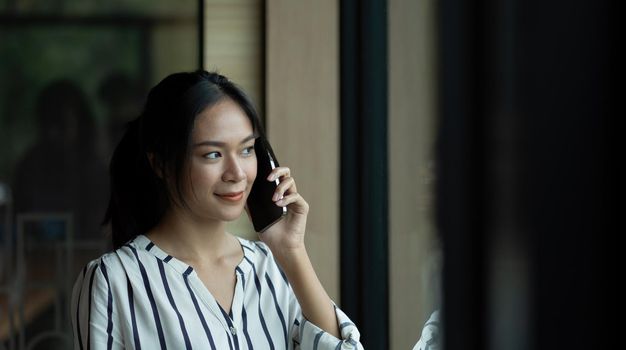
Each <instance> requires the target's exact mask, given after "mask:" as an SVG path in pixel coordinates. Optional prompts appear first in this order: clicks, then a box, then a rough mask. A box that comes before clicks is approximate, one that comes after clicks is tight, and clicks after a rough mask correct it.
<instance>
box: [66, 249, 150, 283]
mask: <svg viewBox="0 0 626 350" xmlns="http://www.w3.org/2000/svg"><path fill="white" fill-rule="evenodd" d="M141 255H143V250H142V249H137V248H136V247H135V246H134V245H133V244H132V243H131V244H126V245H124V246H122V247H120V248H118V249H115V250H112V251H109V252H106V253H104V254H102V255H101V256H99V257H97V258H95V259H93V260H91V261H89V262H88V263H87V264H86V265H85V266H84V267H83V269H82V271H81V272H80V273H79V275H78V279H77V283H79V282H80V283H82V284H90V285H92V284H98V283H106V284H111V283H113V282H115V281H116V280H118V279H119V277H120V276H125V275H126V274H127V271H128V270H129V269H130V268H131V266H132V265H131V264H134V265H136V263H135V261H137V258H136V257H137V256H141Z"/></svg>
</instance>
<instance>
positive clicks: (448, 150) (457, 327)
mask: <svg viewBox="0 0 626 350" xmlns="http://www.w3.org/2000/svg"><path fill="white" fill-rule="evenodd" d="M481 5H482V4H481V3H480V2H478V1H476V2H472V3H469V2H467V1H462V0H447V1H446V0H444V1H441V2H440V8H439V16H438V24H439V62H440V71H439V86H440V90H439V98H440V103H439V113H440V114H439V115H440V120H439V134H438V139H437V183H436V191H437V204H436V205H437V223H438V229H439V230H440V233H441V234H442V244H443V249H444V279H443V300H444V303H443V307H444V309H443V321H444V322H443V325H444V332H447V331H448V330H453V334H454V336H446V338H445V346H446V349H485V343H484V332H485V330H484V324H485V289H484V286H485V283H484V270H485V266H484V265H485V261H484V247H485V231H484V228H485V224H484V211H485V201H484V190H483V185H484V182H483V181H484V180H485V179H484V171H485V169H484V162H485V158H484V157H485V154H484V145H483V141H484V138H483V136H484V122H485V119H484V117H485V114H484V112H485V106H484V104H483V95H482V94H483V92H484V90H483V88H484V85H482V84H481V83H482V82H483V80H482V78H483V77H482V76H481V73H482V64H481V63H482V60H483V51H482V50H483V38H482V37H481V34H482V33H481V27H480V25H481V21H480V18H481V10H482V6H481ZM450 334H451V333H446V335H450Z"/></svg>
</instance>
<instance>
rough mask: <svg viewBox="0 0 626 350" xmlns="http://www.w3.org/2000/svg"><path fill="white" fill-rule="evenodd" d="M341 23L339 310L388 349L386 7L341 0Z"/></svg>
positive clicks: (372, 342)
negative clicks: (340, 303)
mask: <svg viewBox="0 0 626 350" xmlns="http://www.w3.org/2000/svg"><path fill="white" fill-rule="evenodd" d="M340 21H341V23H340V28H341V38H340V43H341V48H340V54H341V88H340V91H341V300H342V307H343V308H344V309H345V310H346V312H347V313H348V314H349V315H351V316H352V317H353V318H354V321H355V322H356V323H357V325H358V326H359V328H360V330H361V334H362V335H363V343H364V345H365V347H366V348H371V349H387V348H388V344H389V339H388V337H389V330H388V327H389V316H388V271H387V270H388V248H387V247H388V244H387V241H388V239H387V236H388V233H387V230H388V225H387V220H388V213H387V211H388V209H387V208H388V205H387V201H388V196H387V189H388V182H387V93H388V89H387V3H386V1H374V0H367V1H355V0H343V1H341V7H340Z"/></svg>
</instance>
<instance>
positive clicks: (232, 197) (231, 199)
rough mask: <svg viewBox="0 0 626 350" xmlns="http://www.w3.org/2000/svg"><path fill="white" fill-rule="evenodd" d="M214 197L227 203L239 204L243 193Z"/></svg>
mask: <svg viewBox="0 0 626 350" xmlns="http://www.w3.org/2000/svg"><path fill="white" fill-rule="evenodd" d="M215 195H216V196H218V197H219V198H221V199H223V200H226V201H229V202H239V201H240V200H241V199H242V198H243V191H242V192H235V193H224V194H217V193H216V194H215Z"/></svg>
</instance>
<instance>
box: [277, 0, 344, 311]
mask: <svg viewBox="0 0 626 350" xmlns="http://www.w3.org/2000/svg"><path fill="white" fill-rule="evenodd" d="M266 6H267V8H266V9H267V14H266V16H267V17H266V18H267V28H266V30H267V31H266V33H267V34H266V35H267V37H266V40H267V42H266V45H267V47H266V50H267V57H266V59H267V63H266V74H267V78H266V79H267V81H266V98H267V99H266V103H267V127H268V134H269V137H270V140H271V142H272V143H273V145H274V148H275V150H276V152H277V155H278V156H279V157H280V161H281V162H282V163H283V164H285V165H287V166H289V167H290V168H292V170H293V175H294V177H295V179H296V181H297V183H298V190H299V191H300V192H301V193H302V195H303V197H304V198H305V199H306V200H307V201H308V203H309V204H310V206H311V210H310V214H309V219H308V232H307V236H306V242H307V247H308V251H309V254H310V256H311V259H312V261H313V264H314V265H315V268H316V271H317V273H318V276H319V277H320V280H321V281H322V283H323V284H324V286H325V287H326V290H327V291H328V293H329V295H330V296H331V298H333V300H335V301H336V302H339V265H338V263H339V232H338V230H339V213H338V211H339V166H338V165H339V163H338V162H339V78H338V76H339V75H338V73H339V71H338V69H339V57H338V42H339V27H338V10H339V8H338V6H339V5H338V2H337V1H331V0H322V1H315V2H314V1H291V0H267V5H266Z"/></svg>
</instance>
